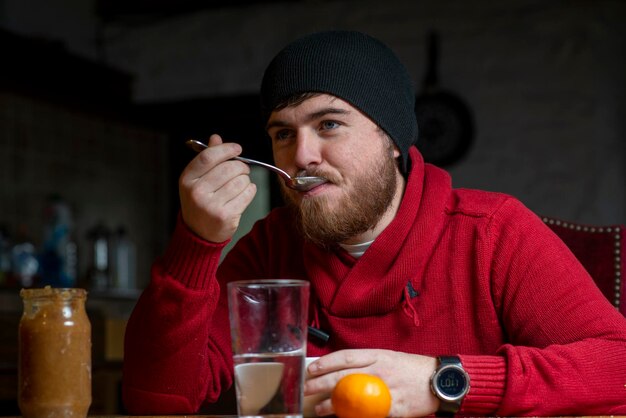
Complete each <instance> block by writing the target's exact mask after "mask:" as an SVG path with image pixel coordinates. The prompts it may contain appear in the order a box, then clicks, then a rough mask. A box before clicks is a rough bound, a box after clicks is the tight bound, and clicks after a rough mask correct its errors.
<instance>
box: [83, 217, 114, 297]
mask: <svg viewBox="0 0 626 418" xmlns="http://www.w3.org/2000/svg"><path fill="white" fill-rule="evenodd" d="M110 238H111V231H110V230H109V228H108V227H107V226H106V225H104V223H98V224H96V225H95V226H94V227H93V228H91V229H90V230H89V231H87V239H88V240H89V243H90V247H91V264H90V266H89V269H88V273H87V274H88V281H89V286H90V288H91V289H92V290H94V291H98V292H104V291H107V290H109V289H110V288H111V262H110V259H111V254H110Z"/></svg>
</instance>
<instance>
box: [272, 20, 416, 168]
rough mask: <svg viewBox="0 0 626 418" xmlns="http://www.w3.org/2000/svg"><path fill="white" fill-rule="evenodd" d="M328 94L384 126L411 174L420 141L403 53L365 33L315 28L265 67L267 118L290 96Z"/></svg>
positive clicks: (411, 88)
mask: <svg viewBox="0 0 626 418" xmlns="http://www.w3.org/2000/svg"><path fill="white" fill-rule="evenodd" d="M306 92H320V93H327V94H330V95H333V96H336V97H339V98H341V99H343V100H345V101H347V102H348V103H350V104H351V105H352V106H354V107H356V108H357V109H359V110H360V111H361V112H363V113H364V114H365V115H367V116H368V117H369V118H370V119H372V120H373V121H374V122H375V123H376V124H377V125H378V126H380V128H381V129H383V130H384V131H385V132H386V133H387V134H388V135H389V136H390V137H391V139H392V140H393V141H394V143H395V144H396V145H397V146H398V148H399V150H400V153H401V155H402V165H401V171H402V172H403V173H405V174H406V173H407V171H408V168H407V164H408V162H407V161H408V153H409V147H410V146H411V145H413V144H414V143H415V142H416V140H417V120H416V118H415V91H414V89H413V83H412V82H411V78H410V76H409V74H408V72H407V70H406V68H404V66H403V65H402V63H401V62H400V60H399V59H398V57H397V56H396V55H395V54H394V53H393V52H392V51H391V49H389V47H387V46H386V45H384V44H383V43H382V42H380V41H379V40H377V39H374V38H372V37H371V36H368V35H366V34H364V33H360V32H352V31H328V32H319V33H313V34H310V35H307V36H304V37H302V38H300V39H297V40H296V41H294V42H293V43H291V44H289V45H287V46H286V47H285V48H284V49H283V50H282V51H280V52H279V53H278V55H276V57H274V59H273V60H272V62H270V64H269V66H268V67H267V69H266V70H265V74H264V76H263V82H262V84H261V111H262V116H263V118H264V119H263V120H264V121H267V120H268V119H269V116H270V114H271V112H272V111H273V110H274V108H275V107H276V106H277V105H278V104H279V103H281V102H283V101H284V100H286V99H287V98H288V97H290V96H292V95H294V94H299V93H306Z"/></svg>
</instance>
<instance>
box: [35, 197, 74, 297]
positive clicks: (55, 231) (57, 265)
mask: <svg viewBox="0 0 626 418" xmlns="http://www.w3.org/2000/svg"><path fill="white" fill-rule="evenodd" d="M44 218H45V229H44V239H43V245H42V247H43V248H42V250H41V253H40V256H39V263H40V275H41V284H42V285H51V286H53V287H73V286H75V285H76V280H77V276H78V254H77V246H76V241H75V240H74V232H73V231H74V222H73V219H72V211H71V209H70V206H69V204H68V203H67V202H65V201H64V200H63V199H62V198H61V197H59V196H56V195H53V196H50V197H49V198H48V201H47V204H46V208H45V211H44Z"/></svg>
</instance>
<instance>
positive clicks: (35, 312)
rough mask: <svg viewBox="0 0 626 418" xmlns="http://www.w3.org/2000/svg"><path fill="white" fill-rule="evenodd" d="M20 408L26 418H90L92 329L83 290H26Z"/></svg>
mask: <svg viewBox="0 0 626 418" xmlns="http://www.w3.org/2000/svg"><path fill="white" fill-rule="evenodd" d="M20 296H21V297H22V300H23V302H24V313H23V315H22V319H21V320H20V325H19V338H18V339H19V369H18V374H19V383H18V403H19V407H20V411H21V412H22V416H23V417H24V418H41V417H46V418H57V417H75V418H81V417H86V416H87V412H88V410H89V406H90V405H91V324H90V322H89V318H88V317H87V313H86V312H85V300H86V299H87V292H86V291H85V290H83V289H53V288H51V287H49V286H46V287H45V288H43V289H22V290H21V292H20Z"/></svg>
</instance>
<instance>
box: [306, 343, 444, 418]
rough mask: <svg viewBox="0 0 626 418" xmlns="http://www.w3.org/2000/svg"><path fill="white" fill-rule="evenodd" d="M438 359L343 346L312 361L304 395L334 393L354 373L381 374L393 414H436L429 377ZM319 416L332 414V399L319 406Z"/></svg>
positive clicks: (435, 404) (405, 415)
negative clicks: (340, 381)
mask: <svg viewBox="0 0 626 418" xmlns="http://www.w3.org/2000/svg"><path fill="white" fill-rule="evenodd" d="M436 366H437V360H436V359H435V358H434V357H427V356H422V355H418V354H407V353H401V352H398V351H390V350H370V349H354V350H341V351H336V352H334V353H331V354H327V355H325V356H323V357H320V358H319V359H318V360H316V361H314V362H313V363H311V364H310V365H309V368H308V372H309V375H310V376H311V378H310V379H309V380H308V381H307V382H306V383H305V386H304V393H305V395H312V394H315V393H331V392H332V390H333V388H334V387H335V385H336V384H337V382H338V381H339V380H340V379H341V378H342V377H344V376H346V375H348V374H353V373H367V374H371V375H375V376H378V377H380V378H381V379H383V380H384V381H385V383H386V384H387V387H388V388H389V390H390V391H391V398H392V404H391V411H389V416H393V417H417V416H425V415H430V414H434V413H435V412H436V411H437V408H438V407H439V400H438V399H437V398H436V397H435V396H434V395H433V394H432V392H431V390H430V377H431V375H432V374H433V372H434V371H435V368H436ZM316 412H317V414H318V415H320V416H324V415H331V414H333V407H332V404H331V401H330V399H327V400H325V401H323V402H321V403H320V404H319V405H318V406H317V407H316Z"/></svg>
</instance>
